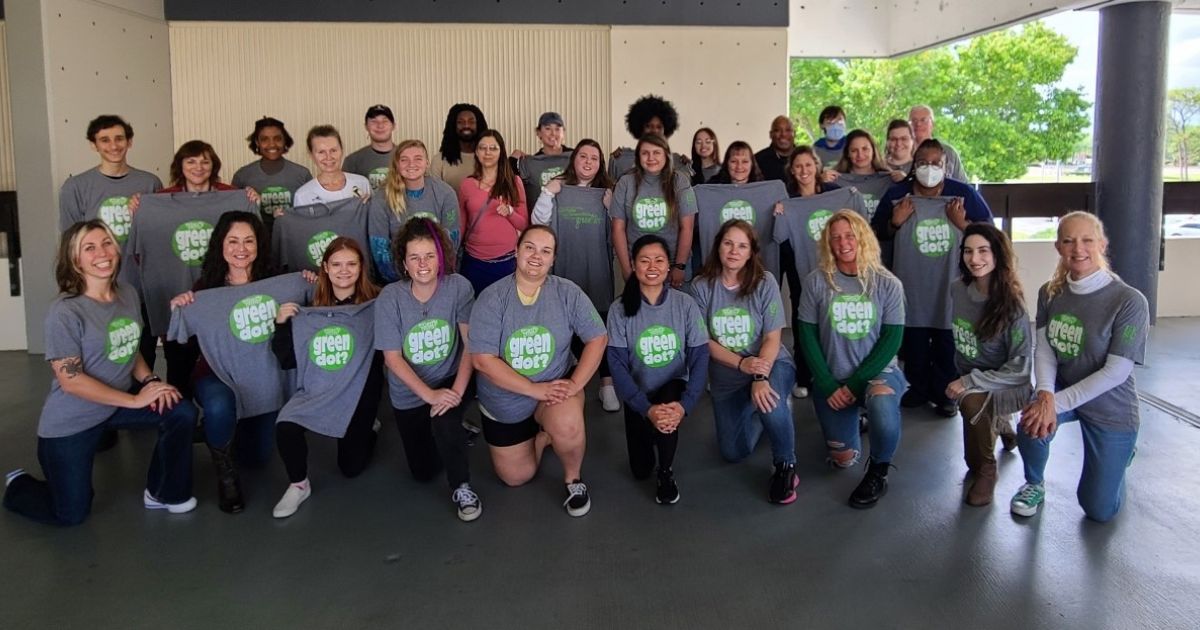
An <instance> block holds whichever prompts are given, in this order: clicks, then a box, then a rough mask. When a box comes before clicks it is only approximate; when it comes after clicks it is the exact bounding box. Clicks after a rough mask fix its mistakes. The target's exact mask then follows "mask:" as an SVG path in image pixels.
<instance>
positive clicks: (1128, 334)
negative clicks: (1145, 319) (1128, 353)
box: [1121, 324, 1138, 343]
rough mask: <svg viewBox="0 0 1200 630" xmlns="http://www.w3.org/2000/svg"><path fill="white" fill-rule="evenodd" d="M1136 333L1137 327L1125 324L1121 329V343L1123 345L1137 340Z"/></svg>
mask: <svg viewBox="0 0 1200 630" xmlns="http://www.w3.org/2000/svg"><path fill="white" fill-rule="evenodd" d="M1137 331H1138V329H1137V326H1133V325H1131V324H1125V326H1124V327H1123V328H1121V341H1124V342H1125V343H1133V340H1134V339H1137Z"/></svg>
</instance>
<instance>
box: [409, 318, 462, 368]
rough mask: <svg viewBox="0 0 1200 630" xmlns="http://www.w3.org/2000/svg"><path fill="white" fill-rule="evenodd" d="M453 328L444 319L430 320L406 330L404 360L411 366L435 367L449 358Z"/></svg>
mask: <svg viewBox="0 0 1200 630" xmlns="http://www.w3.org/2000/svg"><path fill="white" fill-rule="evenodd" d="M454 341H455V335H454V327H453V326H451V325H450V322H447V321H446V320H444V319H436V318H430V319H427V320H425V321H423V322H421V323H419V324H417V325H416V326H413V327H412V328H410V329H409V330H408V335H406V336H405V338H404V358H405V360H407V361H408V362H409V363H410V364H412V365H437V364H439V363H441V362H442V361H445V360H446V359H448V358H450V351H451V350H452V349H454Z"/></svg>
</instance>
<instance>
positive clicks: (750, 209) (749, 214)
mask: <svg viewBox="0 0 1200 630" xmlns="http://www.w3.org/2000/svg"><path fill="white" fill-rule="evenodd" d="M730 219H741V220H742V221H745V222H747V223H749V224H750V225H754V206H752V205H750V202H749V201H743V200H741V199H734V200H733V201H730V202H729V203H727V204H725V205H724V206H722V207H721V223H722V224H724V223H725V222H726V221H728V220H730Z"/></svg>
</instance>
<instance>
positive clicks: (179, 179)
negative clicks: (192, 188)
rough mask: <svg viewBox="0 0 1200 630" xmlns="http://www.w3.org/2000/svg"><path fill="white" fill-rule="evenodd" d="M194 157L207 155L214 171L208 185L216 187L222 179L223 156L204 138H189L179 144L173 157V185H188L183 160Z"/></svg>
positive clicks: (171, 174)
mask: <svg viewBox="0 0 1200 630" xmlns="http://www.w3.org/2000/svg"><path fill="white" fill-rule="evenodd" d="M194 157H206V158H208V160H209V161H210V162H212V173H210V174H209V176H208V185H209V186H213V187H215V186H216V185H217V182H220V181H221V158H219V157H217V152H216V150H215V149H213V148H212V145H211V144H209V143H207V142H205V141H203V140H188V141H187V142H184V143H183V144H181V145H179V150H178V151H176V152H175V157H174V158H172V159H171V172H170V176H171V185H172V186H180V187H186V186H187V179H185V178H184V176H183V161H184V160H186V159H188V158H194Z"/></svg>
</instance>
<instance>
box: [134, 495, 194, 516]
mask: <svg viewBox="0 0 1200 630" xmlns="http://www.w3.org/2000/svg"><path fill="white" fill-rule="evenodd" d="M142 505H144V506H146V509H147V510H166V511H168V512H170V513H171V514H186V513H188V512H191V511H192V510H194V509H196V497H189V498H188V500H187V501H184V502H183V503H163V502H162V501H159V500H158V499H155V498H154V496H153V495H151V494H150V491H149V490H144V491H142Z"/></svg>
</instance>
